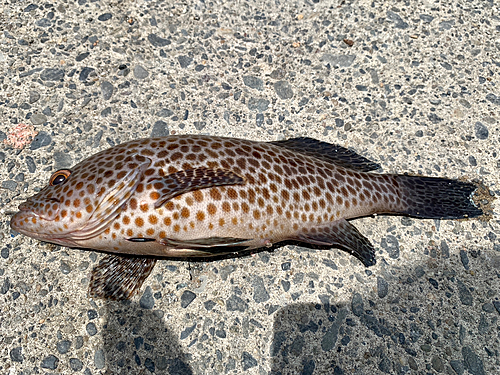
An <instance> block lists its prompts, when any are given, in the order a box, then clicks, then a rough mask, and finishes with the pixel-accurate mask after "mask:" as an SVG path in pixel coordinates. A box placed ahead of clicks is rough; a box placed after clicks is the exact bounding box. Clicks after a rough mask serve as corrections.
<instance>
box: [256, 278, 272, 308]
mask: <svg viewBox="0 0 500 375" xmlns="http://www.w3.org/2000/svg"><path fill="white" fill-rule="evenodd" d="M252 286H253V300H254V301H255V302H257V303H262V302H266V301H267V300H269V298H270V297H269V293H268V292H267V290H266V288H265V286H264V280H263V279H262V277H260V276H255V277H253V278H252Z"/></svg>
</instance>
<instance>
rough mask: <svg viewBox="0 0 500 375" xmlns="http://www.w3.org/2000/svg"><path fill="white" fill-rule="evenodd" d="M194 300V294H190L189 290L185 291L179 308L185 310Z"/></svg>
mask: <svg viewBox="0 0 500 375" xmlns="http://www.w3.org/2000/svg"><path fill="white" fill-rule="evenodd" d="M195 298H196V294H195V293H193V292H191V291H190V290H185V291H184V293H182V296H181V307H182V308H184V309H185V308H186V307H188V306H189V305H190V304H191V302H193V301H194V299H195Z"/></svg>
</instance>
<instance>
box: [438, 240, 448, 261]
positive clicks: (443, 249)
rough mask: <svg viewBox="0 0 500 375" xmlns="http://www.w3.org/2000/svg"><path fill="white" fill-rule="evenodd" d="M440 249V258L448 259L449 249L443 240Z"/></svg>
mask: <svg viewBox="0 0 500 375" xmlns="http://www.w3.org/2000/svg"><path fill="white" fill-rule="evenodd" d="M440 249H441V256H442V257H443V258H449V257H450V247H449V246H448V244H447V243H446V241H445V240H442V241H441V245H440Z"/></svg>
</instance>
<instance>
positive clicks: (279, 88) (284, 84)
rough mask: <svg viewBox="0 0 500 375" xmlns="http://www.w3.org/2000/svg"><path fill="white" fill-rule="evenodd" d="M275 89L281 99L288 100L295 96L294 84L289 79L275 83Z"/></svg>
mask: <svg viewBox="0 0 500 375" xmlns="http://www.w3.org/2000/svg"><path fill="white" fill-rule="evenodd" d="M274 91H276V94H277V95H278V96H279V97H280V99H283V100H286V99H291V98H293V90H292V85H290V83H288V81H278V82H276V83H275V84H274Z"/></svg>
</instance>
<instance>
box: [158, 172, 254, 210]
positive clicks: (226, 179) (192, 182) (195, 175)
mask: <svg viewBox="0 0 500 375" xmlns="http://www.w3.org/2000/svg"><path fill="white" fill-rule="evenodd" d="M156 180H157V181H156ZM153 181H154V184H155V187H156V184H158V183H159V184H161V186H158V187H157V192H158V193H160V198H158V200H157V201H156V202H155V208H159V207H161V206H162V205H163V204H165V203H166V202H167V201H169V200H170V199H172V198H175V197H176V196H178V195H181V194H184V193H188V192H190V191H195V190H200V189H206V188H210V187H214V186H224V185H242V184H244V183H245V180H244V179H243V177H240V176H238V175H237V174H236V173H234V172H231V171H228V170H224V169H210V168H205V167H203V168H196V169H187V170H183V171H178V172H175V173H172V174H169V175H168V176H165V177H161V178H158V179H154V180H153Z"/></svg>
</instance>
